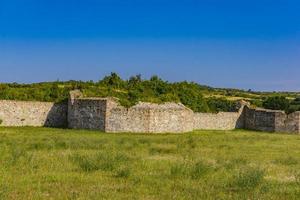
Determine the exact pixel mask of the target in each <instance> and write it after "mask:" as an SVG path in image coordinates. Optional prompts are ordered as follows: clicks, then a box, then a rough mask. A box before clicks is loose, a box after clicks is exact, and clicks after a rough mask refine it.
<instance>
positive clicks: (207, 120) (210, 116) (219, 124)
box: [194, 101, 249, 130]
mask: <svg viewBox="0 0 300 200" xmlns="http://www.w3.org/2000/svg"><path fill="white" fill-rule="evenodd" d="M248 105H249V104H248V103H247V102H244V101H241V102H240V105H239V106H240V107H239V108H238V110H237V112H219V113H195V114H194V129H199V130H201V129H202V130H232V129H235V128H243V127H244V121H245V119H244V107H245V106H248Z"/></svg>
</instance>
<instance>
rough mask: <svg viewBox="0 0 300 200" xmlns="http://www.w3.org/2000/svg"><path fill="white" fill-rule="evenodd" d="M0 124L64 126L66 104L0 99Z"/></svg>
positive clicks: (65, 122) (65, 121)
mask: <svg viewBox="0 0 300 200" xmlns="http://www.w3.org/2000/svg"><path fill="white" fill-rule="evenodd" d="M0 119H1V120H2V124H0V126H49V127H66V125H67V104H56V103H49V102H32V101H10V100H0Z"/></svg>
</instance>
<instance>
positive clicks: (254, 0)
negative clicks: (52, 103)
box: [0, 0, 300, 91]
mask: <svg viewBox="0 0 300 200" xmlns="http://www.w3.org/2000/svg"><path fill="white" fill-rule="evenodd" d="M111 71H115V72H117V73H119V74H120V75H121V76H122V77H123V78H128V77H129V76H130V75H135V74H142V76H143V77H145V78H148V77H149V76H151V75H153V74H156V75H159V76H161V77H162V78H164V79H166V80H169V81H181V80H189V81H196V82H199V83H201V84H207V85H210V86H215V87H234V88H243V89H249V88H251V89H254V90H269V91H272V90H290V91H300V1H298V0H249V1H246V0H245V1H242V0H226V1H225V0H206V1H204V0H203V1H202V0H184V1H182V0H181V1H179V0H177V1H176V0H147V1H145V0H43V1H41V0H0V82H38V81H51V80H56V79H60V80H69V79H78V80H98V79H100V78H102V77H103V76H104V75H106V74H108V73H110V72H111Z"/></svg>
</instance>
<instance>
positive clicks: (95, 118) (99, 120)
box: [68, 98, 107, 131]
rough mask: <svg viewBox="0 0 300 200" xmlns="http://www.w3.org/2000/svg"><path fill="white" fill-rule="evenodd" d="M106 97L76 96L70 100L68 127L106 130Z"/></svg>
mask: <svg viewBox="0 0 300 200" xmlns="http://www.w3.org/2000/svg"><path fill="white" fill-rule="evenodd" d="M106 102H107V100H106V99H101V98H89V99H86V98H76V99H73V101H69V105H68V127H69V128H74V129H94V130H101V131H105V119H106V117H105V114H106Z"/></svg>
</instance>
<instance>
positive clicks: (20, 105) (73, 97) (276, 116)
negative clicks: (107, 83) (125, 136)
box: [0, 90, 300, 134]
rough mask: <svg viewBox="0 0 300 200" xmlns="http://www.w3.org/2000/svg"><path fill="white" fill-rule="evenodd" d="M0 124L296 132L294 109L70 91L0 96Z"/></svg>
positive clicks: (299, 117)
mask: <svg viewBox="0 0 300 200" xmlns="http://www.w3.org/2000/svg"><path fill="white" fill-rule="evenodd" d="M0 120H1V121H2V123H1V124H0V125H1V126H49V127H65V126H66V125H67V124H68V127H69V128H76V129H95V130H101V131H105V132H138V133H166V132H170V133H181V132H189V131H192V130H195V129H203V130H231V129H235V128H245V129H251V130H260V131H270V132H289V133H298V134H300V112H294V113H292V114H289V115H287V114H286V113H285V112H283V111H274V110H266V109H254V108H250V106H249V104H247V103H246V102H241V106H240V108H239V110H238V111H237V112H219V113H194V112H193V111H192V110H190V109H189V108H187V107H185V106H184V105H182V104H176V103H164V104H152V103H139V104H137V105H135V106H133V107H130V108H125V107H123V106H121V105H120V104H119V102H118V100H117V99H115V98H84V97H83V96H82V94H81V93H80V91H77V90H76V91H72V92H71V93H70V98H69V102H68V105H67V104H55V103H47V102H26V101H7V100H0Z"/></svg>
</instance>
